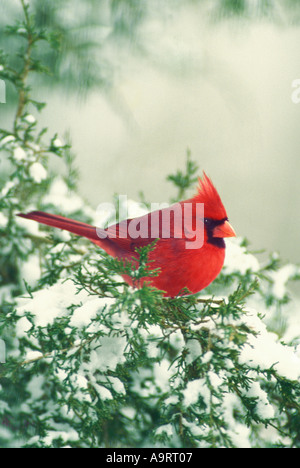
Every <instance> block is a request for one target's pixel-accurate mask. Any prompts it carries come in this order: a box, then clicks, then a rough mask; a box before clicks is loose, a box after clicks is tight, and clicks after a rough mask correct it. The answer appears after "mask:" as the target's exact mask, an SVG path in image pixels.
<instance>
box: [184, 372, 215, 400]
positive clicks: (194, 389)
mask: <svg viewBox="0 0 300 468" xmlns="http://www.w3.org/2000/svg"><path fill="white" fill-rule="evenodd" d="M182 393H183V404H184V405H185V406H186V407H188V406H191V405H194V404H195V403H197V402H198V400H199V397H200V396H201V397H202V398H203V400H204V403H205V404H206V406H207V407H209V406H210V391H209V389H208V387H207V384H206V381H205V379H204V378H203V379H196V380H192V381H190V382H188V383H187V386H186V389H185V390H183V392H182Z"/></svg>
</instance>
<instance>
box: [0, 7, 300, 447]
mask: <svg viewBox="0 0 300 468" xmlns="http://www.w3.org/2000/svg"><path fill="white" fill-rule="evenodd" d="M20 1H21V5H22V9H23V19H22V20H19V22H18V24H16V25H13V26H10V27H9V28H7V33H8V34H10V35H12V36H13V38H14V40H15V41H16V44H18V45H17V48H18V47H19V48H20V51H21V53H18V60H17V61H16V62H11V61H10V58H9V57H5V54H4V53H2V55H1V59H2V65H3V70H2V71H1V76H0V77H1V78H3V79H5V80H9V81H10V82H11V84H12V85H13V86H14V87H15V89H16V94H17V95H18V102H17V104H16V113H15V117H14V121H13V122H12V127H11V129H0V150H1V157H2V160H3V161H5V164H6V165H7V168H8V169H7V170H8V171H9V173H10V177H9V180H4V179H1V180H0V184H1V185H0V188H1V190H0V249H1V260H0V280H1V289H0V292H1V309H0V337H1V342H2V343H3V342H4V343H5V362H4V363H2V364H0V423H1V427H0V445H1V447H87V448H92V447H147V446H148V447H154V446H159V447H177V448H181V447H299V446H300V399H299V396H300V385H299V377H300V354H299V328H298V329H297V326H296V324H297V321H296V314H297V310H298V311H299V302H297V300H296V298H293V297H291V296H290V295H289V293H288V289H287V286H286V285H287V283H288V281H289V280H295V281H297V280H299V279H300V270H299V268H298V267H296V266H294V265H284V266H282V265H281V263H280V260H279V259H278V257H277V256H276V255H275V254H272V255H271V256H270V258H269V260H268V261H265V262H264V263H262V262H259V261H258V260H257V257H256V256H255V255H254V254H252V253H250V252H249V250H248V245H247V242H246V241H245V240H242V239H238V240H236V241H235V242H231V243H228V246H227V258H226V264H225V266H224V269H223V271H222V273H221V275H220V276H219V277H218V278H217V280H216V281H215V282H214V283H213V284H212V285H210V286H209V288H207V289H206V290H205V291H204V292H203V293H201V294H198V295H196V296H188V297H180V298H174V299H166V298H163V297H162V294H161V292H160V291H158V290H155V289H153V288H150V287H146V286H144V287H143V288H141V289H132V288H130V287H129V286H128V285H127V284H126V283H124V282H123V280H122V278H121V276H120V273H124V271H126V273H127V274H129V275H131V276H132V277H134V278H136V279H139V278H142V277H144V276H149V274H153V275H155V274H156V273H157V272H155V271H152V272H150V273H149V269H148V267H147V265H146V263H147V257H148V254H149V249H150V248H151V246H150V247H147V248H144V249H141V250H140V262H139V266H138V267H134V266H133V265H130V264H126V265H124V264H123V263H122V262H119V261H118V260H116V259H113V258H111V257H108V256H107V255H106V254H105V253H103V252H102V251H101V250H100V249H97V248H96V247H95V246H94V245H93V244H90V243H89V242H87V241H85V240H83V239H79V238H77V237H75V236H71V235H69V234H66V233H64V232H56V231H54V230H52V229H48V228H46V227H39V226H38V225H36V224H35V223H29V222H27V221H24V220H20V219H19V218H17V217H16V216H15V215H16V213H17V212H19V211H24V210H26V211H28V210H30V209H31V208H32V209H44V210H49V211H52V212H54V211H55V210H59V212H60V214H63V215H67V216H73V217H77V219H80V220H82V221H88V222H93V220H94V218H95V213H94V212H93V210H92V209H91V208H90V207H89V206H88V205H87V203H85V201H83V200H82V199H81V198H80V197H79V196H78V194H77V193H76V179H77V173H76V170H75V169H74V161H73V156H72V153H71V149H70V144H69V143H64V142H62V140H61V139H60V138H59V136H58V135H54V136H52V137H50V138H47V129H42V130H39V129H38V120H37V119H38V112H39V111H41V110H42V108H43V106H44V103H38V102H36V101H35V100H34V97H33V96H32V89H31V88H30V75H31V73H32V72H37V73H44V72H45V71H46V70H45V68H44V66H43V64H42V63H40V61H39V60H37V59H35V51H36V50H37V48H38V47H39V43H40V41H47V43H48V44H49V45H51V46H53V45H55V41H53V34H52V33H50V34H49V33H46V32H45V31H43V30H39V28H38V26H37V24H36V18H35V16H33V15H32V14H31V12H30V9H29V7H28V6H27V4H26V3H25V1H24V0H20ZM231 3H233V2H231ZM241 3H243V2H241ZM33 114H35V115H36V116H34V115H33ZM50 158H60V159H61V160H63V161H64V163H65V172H66V176H65V177H64V178H63V177H61V176H59V175H58V174H56V173H55V172H51V171H50V170H49V166H48V162H49V159H50ZM196 170H197V167H196V165H195V163H194V162H193V161H192V159H191V156H190V154H189V155H188V159H187V166H186V169H185V171H179V172H177V173H176V174H174V175H170V176H169V180H170V181H171V182H172V183H174V184H175V186H176V188H177V189H178V194H177V196H180V197H181V196H182V195H183V194H184V193H185V191H186V190H188V189H189V188H190V187H191V186H192V185H193V184H194V183H195V175H196ZM177 196H176V198H177ZM103 216H104V214H103ZM124 269H125V270H124ZM0 360H1V359H0Z"/></svg>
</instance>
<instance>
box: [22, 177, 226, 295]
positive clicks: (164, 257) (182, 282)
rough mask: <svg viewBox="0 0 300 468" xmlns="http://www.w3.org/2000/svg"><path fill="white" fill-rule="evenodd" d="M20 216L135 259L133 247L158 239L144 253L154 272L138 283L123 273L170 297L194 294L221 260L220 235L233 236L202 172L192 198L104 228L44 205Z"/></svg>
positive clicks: (214, 273)
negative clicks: (47, 209) (45, 209)
mask: <svg viewBox="0 0 300 468" xmlns="http://www.w3.org/2000/svg"><path fill="white" fill-rule="evenodd" d="M203 208H204V210H203ZM18 216H21V217H22V218H26V219H32V220H34V221H38V222H39V223H42V224H46V225H48V226H54V227H57V228H60V229H65V230H66V231H69V232H72V233H74V234H77V235H79V236H83V237H86V238H88V239H89V240H90V241H92V242H93V243H94V244H96V245H98V246H99V247H101V248H102V249H103V250H105V251H106V252H107V253H108V254H109V255H112V256H113V257H118V258H120V259H127V260H129V261H131V262H132V261H133V262H134V263H136V265H138V258H139V254H138V252H137V251H136V249H137V248H138V247H143V246H146V245H148V244H149V243H152V242H153V241H155V240H156V244H155V247H154V249H153V250H152V251H150V253H149V257H148V258H149V267H150V268H151V270H152V269H156V268H158V269H159V274H158V276H151V277H148V278H143V281H142V282H141V281H140V283H139V284H136V281H134V279H133V278H131V277H129V276H126V275H124V276H123V277H124V279H125V281H127V282H128V283H129V284H130V285H131V286H134V287H141V286H142V284H143V282H145V281H146V282H147V283H148V284H150V285H151V286H154V287H156V288H158V289H160V290H162V291H164V295H165V296H170V297H174V296H177V295H182V294H187V293H188V292H189V293H190V294H195V293H197V292H199V291H201V290H202V289H204V288H205V287H206V286H208V285H209V284H210V283H211V282H212V281H213V280H214V279H215V278H216V277H217V276H218V274H219V273H220V271H221V269H222V266H223V263H224V258H225V242H224V239H223V238H224V237H233V236H235V232H234V230H233V228H232V227H231V225H230V224H229V222H228V217H227V213H226V210H225V208H224V206H223V203H222V201H221V198H220V196H219V194H218V192H217V190H216V188H215V187H214V185H213V184H212V182H211V180H210V179H209V178H208V177H207V176H206V174H205V173H204V174H203V178H202V179H200V178H199V187H198V192H197V193H196V195H195V196H194V197H193V198H191V199H189V200H185V201H182V202H179V203H176V204H175V205H173V206H171V207H169V208H164V209H161V210H157V211H153V212H152V213H148V214H146V215H144V216H140V217H138V218H134V219H128V220H125V221H121V222H120V223H118V224H115V225H113V226H110V227H108V228H107V229H100V228H96V227H94V226H90V225H89V224H85V223H81V222H78V221H74V220H72V219H68V218H64V217H62V216H57V215H53V214H49V213H44V212H42V211H33V212H31V213H28V214H19V215H18ZM187 291H188V292H187Z"/></svg>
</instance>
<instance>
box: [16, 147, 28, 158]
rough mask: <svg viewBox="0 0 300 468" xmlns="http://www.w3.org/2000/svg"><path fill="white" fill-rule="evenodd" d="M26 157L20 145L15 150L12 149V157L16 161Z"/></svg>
mask: <svg viewBox="0 0 300 468" xmlns="http://www.w3.org/2000/svg"><path fill="white" fill-rule="evenodd" d="M26 157H27V155H26V152H25V151H24V150H23V148H21V147H20V146H18V147H17V148H15V150H14V159H15V160H16V161H23V160H24V159H26Z"/></svg>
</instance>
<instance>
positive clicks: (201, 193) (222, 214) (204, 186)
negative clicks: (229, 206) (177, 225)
mask: <svg viewBox="0 0 300 468" xmlns="http://www.w3.org/2000/svg"><path fill="white" fill-rule="evenodd" d="M198 180H199V186H198V192H197V193H196V195H195V196H194V198H193V199H192V200H193V202H196V203H204V216H205V217H207V218H213V219H224V218H227V213H226V210H225V208H224V205H223V203H222V200H221V198H220V195H219V194H218V192H217V189H216V188H215V186H214V185H213V183H212V181H211V180H210V178H209V177H208V176H207V175H206V174H205V172H203V176H202V178H201V177H199V179H198Z"/></svg>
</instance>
